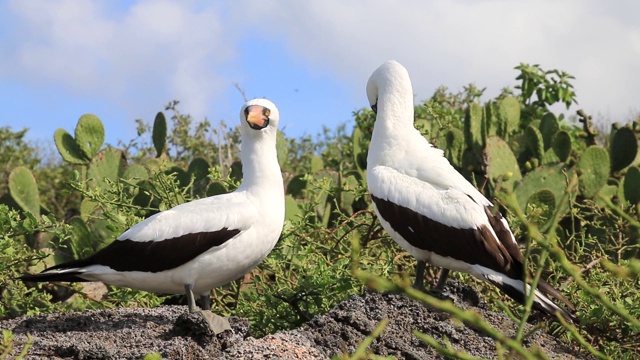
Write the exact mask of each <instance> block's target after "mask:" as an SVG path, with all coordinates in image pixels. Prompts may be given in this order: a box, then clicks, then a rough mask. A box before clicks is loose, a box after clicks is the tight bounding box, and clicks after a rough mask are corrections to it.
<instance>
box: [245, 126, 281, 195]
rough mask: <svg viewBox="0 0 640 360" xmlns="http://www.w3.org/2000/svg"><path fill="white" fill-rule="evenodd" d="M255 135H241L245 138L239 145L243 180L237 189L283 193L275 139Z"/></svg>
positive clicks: (256, 192) (258, 192)
mask: <svg viewBox="0 0 640 360" xmlns="http://www.w3.org/2000/svg"><path fill="white" fill-rule="evenodd" d="M252 131H253V130H252ZM252 135H253V137H252V138H251V139H249V137H250V136H252ZM255 135H256V134H248V136H243V137H242V138H243V139H246V140H245V141H242V143H241V145H240V152H241V154H240V158H241V160H242V177H243V180H242V185H240V189H239V190H246V191H248V192H250V193H254V195H258V194H264V193H265V192H266V193H269V194H274V195H278V194H280V193H282V194H284V185H283V182H282V173H281V172H280V165H279V164H278V154H277V152H276V145H275V141H273V139H269V136H255ZM273 136H275V134H273ZM281 196H284V195H281Z"/></svg>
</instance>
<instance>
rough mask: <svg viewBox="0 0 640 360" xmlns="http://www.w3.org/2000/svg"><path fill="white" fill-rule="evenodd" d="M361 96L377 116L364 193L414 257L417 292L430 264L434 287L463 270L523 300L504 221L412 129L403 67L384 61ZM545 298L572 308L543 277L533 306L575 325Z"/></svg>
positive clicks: (516, 253)
mask: <svg viewBox="0 0 640 360" xmlns="http://www.w3.org/2000/svg"><path fill="white" fill-rule="evenodd" d="M367 97H368V100H369V103H370V105H371V108H372V109H373V111H374V112H375V113H376V121H375V124H374V129H373V134H372V137H371V143H370V145H369V154H368V157H367V184H368V187H369V193H370V195H371V199H372V201H373V206H374V209H375V212H376V215H377V217H378V219H379V220H380V222H381V223H382V226H383V227H384V229H385V230H386V231H387V232H388V233H389V235H390V236H391V238H393V239H394V240H395V241H396V242H397V243H398V244H399V245H400V246H401V247H403V248H404V249H405V250H407V251H408V252H409V253H411V255H413V256H414V257H415V258H416V259H417V260H418V269H417V270H418V271H417V272H418V274H417V277H416V282H415V286H417V287H421V285H422V278H423V276H424V274H423V271H424V262H429V263H431V264H433V265H435V266H439V267H442V268H443V276H441V278H440V281H439V282H438V287H437V289H439V290H442V287H443V286H444V281H445V280H446V274H447V273H448V270H454V271H461V272H465V273H468V274H471V275H473V276H475V277H477V278H479V279H481V280H485V281H488V282H490V283H492V284H494V285H496V286H497V287H498V288H499V289H500V290H502V291H503V292H504V293H505V294H507V295H508V296H510V297H512V298H513V299H515V300H516V301H519V302H520V303H523V301H524V299H525V296H524V293H525V290H524V288H525V284H524V282H523V279H524V275H525V270H526V269H524V266H523V256H522V253H521V252H520V249H519V248H518V243H517V242H516V239H515V237H514V236H513V233H512V232H511V229H510V228H509V224H508V223H507V221H506V219H504V218H503V217H502V215H501V214H500V212H498V211H496V210H497V209H494V207H493V204H492V203H491V202H490V201H489V200H487V199H486V198H485V197H484V196H483V195H482V194H481V193H480V192H479V191H478V190H477V189H476V188H475V187H474V186H473V185H472V184H471V183H470V182H468V181H467V180H466V179H465V178H464V177H463V176H462V175H461V174H460V173H459V172H458V171H456V170H455V169H454V168H453V166H451V164H450V163H449V161H448V160H447V159H446V158H445V157H444V155H443V151H442V150H440V149H437V148H435V147H433V146H432V145H431V144H430V143H429V142H428V141H427V139H425V138H424V137H423V136H422V135H421V134H420V132H419V131H418V130H416V129H415V128H414V126H413V122H414V105H413V91H412V87H411V80H410V78H409V74H408V72H407V70H406V69H405V68H404V67H403V66H402V65H400V64H399V63H397V62H395V61H387V62H385V63H383V64H382V65H381V66H380V67H378V69H377V70H375V71H374V72H373V74H372V75H371V77H370V78H369V81H368V83H367ZM526 287H527V289H529V288H530V286H529V285H526ZM528 292H529V291H527V293H528ZM548 296H552V297H554V298H556V299H557V300H560V301H561V302H563V303H564V304H565V305H566V306H567V307H568V308H569V309H571V311H573V310H574V307H573V305H572V304H571V303H570V302H569V301H568V300H567V299H566V298H565V297H564V296H562V295H561V294H560V292H559V291H558V290H556V289H554V288H553V287H552V286H551V285H550V284H548V283H547V282H545V281H543V280H540V282H539V284H538V288H537V289H536V290H535V298H534V308H536V309H538V310H540V311H542V312H543V313H545V314H548V315H553V314H554V313H556V312H558V313H559V314H560V315H561V316H562V317H564V318H565V319H567V320H570V321H573V320H575V317H574V315H573V314H572V313H571V312H569V311H567V310H566V309H564V308H562V307H560V306H558V305H556V304H555V303H554V302H552V301H551V300H550V299H549V298H548Z"/></svg>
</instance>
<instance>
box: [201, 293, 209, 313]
mask: <svg viewBox="0 0 640 360" xmlns="http://www.w3.org/2000/svg"><path fill="white" fill-rule="evenodd" d="M200 307H201V308H202V310H211V298H209V294H202V295H200Z"/></svg>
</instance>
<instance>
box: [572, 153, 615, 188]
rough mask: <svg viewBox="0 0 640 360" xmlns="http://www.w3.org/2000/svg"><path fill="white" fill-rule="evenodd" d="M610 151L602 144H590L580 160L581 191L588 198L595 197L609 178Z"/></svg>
mask: <svg viewBox="0 0 640 360" xmlns="http://www.w3.org/2000/svg"><path fill="white" fill-rule="evenodd" d="M609 170H610V164H609V153H607V150H605V149H604V148H602V147H600V146H596V145H594V146H590V147H588V148H587V150H585V151H584V153H582V156H580V160H578V174H579V176H580V178H579V179H580V183H579V189H580V193H581V194H582V195H583V196H584V197H586V198H593V197H594V196H595V195H596V194H597V193H598V191H599V190H600V188H602V187H603V186H604V185H605V184H606V183H607V179H608V178H609Z"/></svg>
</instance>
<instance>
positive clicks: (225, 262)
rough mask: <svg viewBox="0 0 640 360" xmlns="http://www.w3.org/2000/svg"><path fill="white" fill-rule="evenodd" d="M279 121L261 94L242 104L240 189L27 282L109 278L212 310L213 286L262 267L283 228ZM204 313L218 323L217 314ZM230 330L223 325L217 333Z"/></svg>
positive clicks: (146, 224)
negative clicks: (183, 297)
mask: <svg viewBox="0 0 640 360" xmlns="http://www.w3.org/2000/svg"><path fill="white" fill-rule="evenodd" d="M278 121H279V112H278V109H277V108H276V106H275V105H274V104H273V103H272V102H271V101H269V100H266V99H254V100H250V101H248V102H246V103H245V104H244V105H243V106H242V109H241V110H240V123H241V124H240V133H241V137H242V138H241V139H242V143H241V160H242V173H243V180H242V184H241V185H240V187H239V188H238V189H237V190H236V191H234V192H231V193H228V194H221V195H217V196H212V197H207V198H203V199H198V200H194V201H191V202H188V203H184V204H181V205H178V206H176V207H174V208H172V209H169V210H165V211H162V212H159V213H157V214H154V215H153V216H150V217H149V218H147V219H145V220H143V221H141V222H139V223H138V224H136V225H134V226H133V227H131V228H130V229H129V230H127V231H125V232H124V233H123V234H122V235H120V236H119V237H118V238H117V239H116V240H115V241H113V242H112V243H111V244H109V245H108V246H106V247H105V248H103V249H101V250H100V251H98V252H96V253H95V254H93V255H91V256H89V257H87V258H84V259H79V260H74V261H70V262H67V263H63V264H58V265H55V266H53V267H50V268H48V269H46V270H44V271H42V272H41V273H39V274H26V275H23V276H22V277H21V279H22V280H23V281H27V282H41V281H70V282H76V281H102V282H104V283H107V284H112V285H115V286H123V287H129V288H133V289H138V290H145V291H150V292H156V293H163V294H186V295H187V299H188V300H187V301H188V304H189V311H190V312H195V311H197V309H196V305H195V300H194V294H196V295H200V296H201V297H202V308H203V310H209V309H210V299H209V295H210V293H211V289H213V288H215V287H217V286H221V285H224V284H227V283H229V282H230V281H232V280H235V279H237V278H239V277H241V276H242V275H244V274H246V273H247V272H249V271H250V270H251V269H252V268H253V267H255V266H256V265H258V264H259V263H260V262H261V261H262V260H263V259H264V258H265V257H266V256H267V255H268V254H269V252H270V251H271V250H272V249H273V247H274V246H275V244H276V242H277V241H278V238H279V237H280V233H281V232H282V227H283V224H284V186H283V181H282V174H281V172H280V166H279V164H278V159H277V154H276V135H277V127H278ZM203 315H205V317H206V318H208V320H209V321H210V323H211V324H212V328H214V326H213V323H214V321H213V320H211V312H208V313H203ZM218 318H219V317H218ZM216 321H218V320H216ZM225 321H226V320H225ZM218 323H219V321H218ZM227 328H229V327H228V323H224V324H223V325H221V328H220V329H215V328H214V331H216V332H220V331H222V330H224V329H227Z"/></svg>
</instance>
